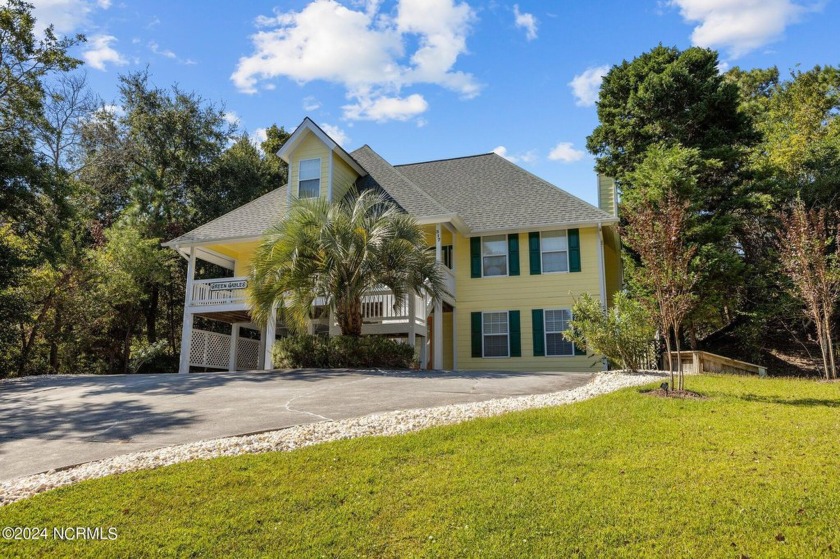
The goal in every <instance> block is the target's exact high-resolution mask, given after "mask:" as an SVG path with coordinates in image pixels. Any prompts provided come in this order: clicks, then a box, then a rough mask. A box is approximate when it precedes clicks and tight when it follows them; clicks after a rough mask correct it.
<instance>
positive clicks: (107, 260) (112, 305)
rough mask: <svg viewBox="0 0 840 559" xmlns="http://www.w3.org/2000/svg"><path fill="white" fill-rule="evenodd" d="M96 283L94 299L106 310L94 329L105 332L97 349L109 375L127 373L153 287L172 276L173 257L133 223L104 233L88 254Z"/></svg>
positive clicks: (156, 239)
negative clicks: (101, 243)
mask: <svg viewBox="0 0 840 559" xmlns="http://www.w3.org/2000/svg"><path fill="white" fill-rule="evenodd" d="M90 258H91V261H90V265H91V267H92V269H93V271H94V272H95V275H96V278H97V279H96V282H95V284H94V285H93V286H92V289H93V292H94V299H95V300H96V301H98V303H99V305H100V306H101V307H102V312H100V313H99V315H100V320H99V323H98V324H96V325H94V327H95V328H97V329H99V331H100V332H102V336H101V337H99V340H98V345H99V347H100V352H101V355H102V357H103V358H104V359H105V360H106V361H107V363H108V370H109V371H111V372H122V373H127V372H129V365H130V359H131V346H132V342H133V341H134V338H135V336H137V334H138V333H140V332H141V328H142V317H143V315H144V312H145V310H146V308H147V307H146V302H147V300H148V298H149V296H150V295H149V294H150V290H149V286H150V285H155V284H160V283H163V282H164V281H167V279H168V278H169V277H170V276H171V274H172V267H173V266H174V265H175V264H176V263H175V256H174V255H173V254H172V253H171V252H168V251H161V250H160V239H158V238H146V237H145V235H144V232H143V231H141V230H140V228H138V227H137V226H136V225H135V224H132V223H131V222H130V221H127V220H126V221H120V222H118V223H117V224H115V225H114V226H113V227H111V228H110V229H108V230H106V231H105V243H104V245H103V246H102V247H100V248H98V249H95V250H93V251H92V252H91V254H90Z"/></svg>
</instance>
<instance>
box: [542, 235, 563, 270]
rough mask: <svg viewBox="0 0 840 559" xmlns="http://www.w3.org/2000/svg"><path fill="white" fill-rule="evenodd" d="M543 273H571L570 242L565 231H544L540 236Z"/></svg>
mask: <svg viewBox="0 0 840 559" xmlns="http://www.w3.org/2000/svg"><path fill="white" fill-rule="evenodd" d="M540 252H541V257H542V271H543V273H547V272H568V271H569V240H568V238H567V236H566V232H565V231H544V232H542V233H541V234H540Z"/></svg>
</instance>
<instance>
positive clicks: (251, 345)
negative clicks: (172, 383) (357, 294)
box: [178, 224, 457, 373]
mask: <svg viewBox="0 0 840 559" xmlns="http://www.w3.org/2000/svg"><path fill="white" fill-rule="evenodd" d="M425 228H426V229H427V230H428V231H427V233H428V234H429V236H430V237H432V239H434V241H433V242H434V245H433V246H430V250H435V255H436V259H437V261H438V265H439V267H440V269H441V271H442V272H443V274H444V279H445V282H446V289H447V291H448V295H447V296H446V297H444V298H443V300H442V301H438V302H437V303H435V302H434V301H432V300H431V299H430V298H429V297H427V296H423V295H418V294H409V295H407V296H405V297H402V298H401V299H400V300H397V298H396V297H395V296H394V294H393V292H391V291H390V290H389V289H387V288H384V287H382V288H377V289H374V290H372V291H370V292H369V293H367V294H366V295H365V296H364V298H363V299H362V322H363V324H362V335H381V336H387V337H391V338H396V339H401V340H404V341H405V343H407V344H409V345H411V346H412V347H414V348H415V354H416V355H417V357H418V361H419V362H420V367H421V368H424V369H426V368H430V369H443V368H447V369H454V368H455V367H456V364H457V358H456V355H455V347H456V343H455V327H454V325H455V317H454V314H455V274H454V271H453V269H452V262H453V259H452V245H451V244H445V241H446V240H449V241H450V243H451V235H452V232H451V231H449V230H448V229H447V228H446V226H445V225H443V226H442V225H441V224H436V225H431V226H426V227H425ZM445 236H446V237H445ZM432 239H430V241H431V240H432ZM234 246H235V245H234ZM221 248H223V247H221V246H219V245H212V244H203V245H194V246H189V247H183V248H178V250H179V252H181V254H182V255H184V256H185V257H187V259H188V267H187V286H186V295H185V300H184V322H183V329H182V337H181V360H180V366H179V372H181V373H187V372H189V371H190V369H191V368H204V369H222V370H230V371H236V370H253V369H266V370H269V369H272V368H273V365H274V364H273V363H272V355H271V352H272V346H273V342H274V341H275V340H276V339H278V337H283V336H285V335H287V334H288V330H287V329H286V328H285V325H284V324H283V322H282V320H281V319H280V318H279V317H278V313H277V311H275V313H274V317H273V319H271V320H269V322H268V324H267V325H266V326H265V327H262V328H260V327H258V326H257V325H255V324H254V323H253V321H252V318H251V313H250V308H249V304H248V301H247V296H246V290H247V287H248V277H247V276H245V275H241V274H242V272H243V271H245V268H246V265H245V262H244V261H243V259H242V258H231V257H232V256H234V255H236V256H242V255H243V254H242V253H240V252H237V251H234V250H230V248H229V247H227V246H226V247H224V249H225V250H224V251H222V250H220V249H221ZM249 256H250V255H249ZM199 259H200V260H202V261H206V262H209V263H211V264H214V265H216V266H220V267H222V268H226V269H228V270H230V272H231V273H232V274H235V273H236V272H239V275H231V276H230V277H215V278H205V279H196V278H195V275H196V262H197V260H199ZM315 307H316V308H315V312H314V313H313V317H312V318H311V319H310V321H309V324H308V331H309V333H310V334H320V335H326V336H337V335H339V334H340V333H341V332H340V329H339V327H338V324H337V322H336V321H335V318H334V317H333V316H331V315H330V313H329V312H326V307H325V302H324V301H321V302H318V301H316V305H315ZM279 314H280V315H282V313H279ZM196 318H201V319H206V320H210V321H213V325H212V327H205V328H197V327H195V323H196ZM223 324H224V326H222V325H223ZM228 325H229V326H228Z"/></svg>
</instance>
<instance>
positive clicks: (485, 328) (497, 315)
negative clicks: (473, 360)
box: [481, 311, 510, 357]
mask: <svg viewBox="0 0 840 559" xmlns="http://www.w3.org/2000/svg"><path fill="white" fill-rule="evenodd" d="M481 330H482V332H481V334H482V336H481V337H482V347H483V351H482V355H483V356H484V357H510V329H509V327H508V313H507V311H501V312H486V313H484V314H483V315H482V327H481Z"/></svg>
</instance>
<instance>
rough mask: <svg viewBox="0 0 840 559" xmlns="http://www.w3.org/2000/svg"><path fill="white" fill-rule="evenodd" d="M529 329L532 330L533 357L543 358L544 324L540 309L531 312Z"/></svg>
mask: <svg viewBox="0 0 840 559" xmlns="http://www.w3.org/2000/svg"><path fill="white" fill-rule="evenodd" d="M531 327H532V328H533V330H534V357H545V322H543V311H542V309H534V310H532V311H531Z"/></svg>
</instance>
